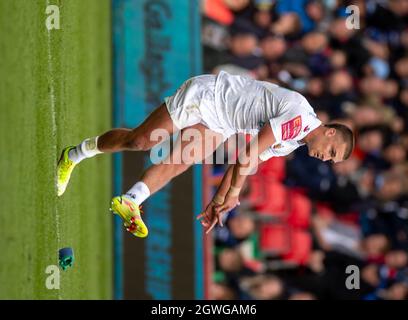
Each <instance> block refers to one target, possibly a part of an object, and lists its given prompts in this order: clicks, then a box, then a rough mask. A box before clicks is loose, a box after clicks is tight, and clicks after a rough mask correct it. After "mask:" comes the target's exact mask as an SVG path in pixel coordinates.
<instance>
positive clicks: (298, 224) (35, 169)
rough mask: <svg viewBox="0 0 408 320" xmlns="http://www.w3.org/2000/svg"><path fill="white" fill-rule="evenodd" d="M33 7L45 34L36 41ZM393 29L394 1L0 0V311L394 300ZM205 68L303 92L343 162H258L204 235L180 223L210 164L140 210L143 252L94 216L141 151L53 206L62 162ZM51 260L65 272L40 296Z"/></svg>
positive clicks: (401, 132) (403, 109) (399, 269)
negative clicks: (52, 13)
mask: <svg viewBox="0 0 408 320" xmlns="http://www.w3.org/2000/svg"><path fill="white" fill-rule="evenodd" d="M49 5H57V6H58V7H59V10H60V16H61V29H59V30H47V28H46V27H45V20H46V18H47V14H46V11H45V10H46V8H47V6H49ZM348 5H357V6H358V8H359V11H360V16H359V17H360V28H359V29H357V30H353V29H348V28H346V25H345V21H346V19H347V17H349V14H350V12H347V11H346V8H347V6H348ZM407 14H408V1H407V0H391V1H371V0H370V1H340V0H339V1H329V0H322V1H318V0H288V1H269V0H259V1H258V0H252V1H248V0H236V1H233V0H225V1H224V0H203V1H198V0H197V1H196V0H194V1H193V0H191V1H188V0H172V1H170V0H149V1H148V0H139V1H137V0H112V1H108V0H84V1H79V0H28V1H27V0H13V1H9V0H0V77H1V79H2V80H1V82H0V107H1V117H0V119H1V120H0V121H1V125H0V136H1V139H0V147H1V150H2V156H1V158H0V164H1V168H2V170H1V173H0V191H1V193H0V195H1V196H0V199H1V201H0V250H1V254H0V299H111V298H115V299H183V298H191V299H194V298H195V299H203V298H206V299H266V300H269V299H406V298H407V292H408V289H407V285H408V282H407V274H408V272H407V262H408V256H407V251H406V250H407V239H408V237H407V236H408V221H407V219H408V214H407V212H408V205H407V197H406V195H407V185H406V181H407V179H406V178H407V166H406V152H407V148H408V135H407V126H406V124H407V106H408V91H407V82H406V79H407V78H408V71H407V70H408V60H407V58H406V53H407V48H408V37H407V35H408V33H407ZM221 69H223V70H227V71H229V72H230V73H234V74H242V75H246V76H249V77H252V78H255V79H260V80H267V81H272V82H275V83H279V84H280V85H283V86H286V87H289V88H292V89H295V90H298V91H300V92H302V93H303V94H304V95H305V96H306V97H307V98H308V100H309V102H310V103H311V104H312V106H314V108H315V110H316V111H317V113H318V115H319V117H320V118H321V119H322V120H323V121H331V120H338V121H341V122H343V123H345V124H347V125H349V126H351V127H352V128H353V129H354V130H355V132H356V133H357V141H356V142H357V143H356V150H355V152H354V153H353V155H352V157H351V159H350V160H347V161H346V162H344V163H342V164H338V165H331V164H328V163H321V162H320V161H318V160H316V159H312V158H308V157H307V155H306V152H305V149H304V148H300V149H299V150H297V151H296V152H295V153H294V154H293V155H291V156H290V157H288V158H275V159H273V160H271V161H269V162H267V163H266V164H264V165H263V166H262V167H261V168H260V169H259V170H258V173H257V174H256V175H254V176H251V177H250V178H249V179H248V183H247V185H246V187H245V190H244V193H243V194H242V198H241V206H240V207H239V208H237V210H234V211H233V212H231V213H230V214H229V215H228V217H227V218H226V221H225V224H226V227H224V228H216V230H215V231H214V232H213V233H212V235H211V236H207V237H205V236H204V235H203V232H202V229H201V226H200V224H199V223H198V222H197V221H195V215H196V214H198V213H199V212H200V210H201V209H202V207H203V206H205V205H206V204H207V203H208V201H209V200H210V199H211V195H212V193H213V192H214V190H215V188H216V186H217V184H218V183H219V181H220V177H221V176H222V173H223V172H224V171H225V166H224V165H221V164H219V165H213V166H210V165H196V166H195V167H194V168H193V169H191V170H190V171H188V172H187V173H185V174H184V175H183V176H181V177H178V178H177V179H175V180H174V181H173V182H172V183H171V184H170V185H169V186H167V187H166V188H164V189H163V190H162V191H160V192H159V193H157V194H156V195H154V196H153V197H152V198H150V199H149V200H148V201H147V202H146V203H145V205H144V211H145V220H146V222H147V225H148V227H149V229H150V234H149V237H148V238H147V239H135V238H134V237H132V236H130V235H129V234H128V233H125V232H124V231H123V228H122V226H121V223H120V220H119V219H117V218H114V217H112V216H111V215H109V213H108V210H107V208H108V204H109V200H110V197H111V196H112V195H113V194H118V193H120V192H121V191H123V190H125V189H126V188H128V187H129V186H130V185H131V184H132V183H133V182H134V181H135V180H136V179H137V177H138V176H139V175H140V172H141V170H142V168H144V167H146V166H148V165H149V159H148V156H147V155H146V154H141V153H140V154H139V153H123V154H117V155H115V156H114V157H112V158H111V157H109V156H99V157H97V158H95V159H92V160H90V161H85V162H84V163H83V164H81V166H80V167H79V168H78V169H76V171H75V173H74V175H73V179H72V182H71V184H70V186H69V188H68V190H67V192H66V194H65V195H64V196H63V197H62V198H61V199H57V197H56V190H55V187H54V185H55V166H56V160H57V158H58V156H59V152H60V150H61V149H62V147H64V146H66V145H67V144H77V143H79V142H80V141H82V139H84V138H85V137H90V136H94V135H95V134H99V133H101V132H103V131H106V130H108V129H109V128H110V127H112V126H115V127H118V126H125V127H134V126H136V125H138V124H139V123H140V122H141V121H142V120H143V119H144V118H145V117H146V115H147V114H148V113H149V112H150V111H151V110H152V109H153V108H155V107H156V106H157V105H158V104H159V103H160V101H161V100H162V98H163V97H165V96H166V95H170V94H172V92H174V90H176V89H177V88H178V86H180V85H181V83H182V82H183V81H184V80H186V79H187V78H189V77H191V76H194V75H198V74H201V73H216V72H218V71H219V70H221ZM228 152H231V153H233V154H235V153H236V150H233V149H232V148H231V147H230V148H229V149H228ZM66 246H69V247H72V248H73V249H74V252H75V262H74V266H73V268H72V269H69V270H68V271H65V272H63V271H61V284H60V290H48V289H47V288H46V287H45V280H46V277H47V276H48V275H47V274H46V273H45V269H46V267H47V266H48V265H52V264H58V255H57V253H58V249H59V248H62V247H66ZM348 265H356V266H358V267H359V268H360V275H361V283H360V289H359V290H348V289H347V288H346V286H345V281H346V278H347V274H346V272H345V270H346V267H347V266H348Z"/></svg>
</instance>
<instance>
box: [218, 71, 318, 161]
mask: <svg viewBox="0 0 408 320" xmlns="http://www.w3.org/2000/svg"><path fill="white" fill-rule="evenodd" d="M215 106H216V107H215V109H216V110H215V111H216V113H217V116H218V120H219V121H220V122H221V123H222V126H223V128H225V130H226V131H227V132H228V133H230V134H234V133H239V132H242V133H248V134H251V135H256V134H257V133H258V132H259V130H260V129H261V128H262V126H263V125H264V124H265V123H268V122H269V123H270V124H271V128H272V131H273V134H274V136H275V139H276V142H275V143H274V144H273V145H272V146H270V147H269V148H268V149H267V150H265V151H264V152H263V153H262V154H260V156H259V158H260V159H261V160H263V161H265V160H267V159H269V158H271V157H274V156H275V157H281V156H286V155H288V154H289V153H291V152H292V151H294V150H295V149H296V148H298V147H299V146H301V145H303V143H302V142H301V141H300V140H302V139H303V138H304V137H305V136H306V135H307V134H308V133H309V132H310V131H312V130H314V129H316V128H317V127H319V126H320V125H321V121H320V120H319V119H318V118H317V116H316V113H315V112H314V110H313V108H312V107H311V106H310V104H309V103H308V102H307V100H306V98H305V97H303V96H302V95H301V94H300V93H298V92H295V91H292V90H288V89H285V88H282V87H279V86H278V85H275V84H272V83H269V82H265V81H257V80H253V79H250V78H246V77H242V76H234V75H230V74H228V73H226V72H224V71H221V72H220V73H219V74H218V76H217V78H216V83H215Z"/></svg>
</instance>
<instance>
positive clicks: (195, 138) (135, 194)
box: [112, 124, 224, 237]
mask: <svg viewBox="0 0 408 320" xmlns="http://www.w3.org/2000/svg"><path fill="white" fill-rule="evenodd" d="M223 141H224V137H223V135H222V134H219V133H216V132H214V131H212V130H209V129H207V128H206V127H205V126H204V125H202V124H197V125H194V126H192V127H189V128H185V129H183V130H182V131H181V132H180V135H179V138H178V140H177V142H176V144H175V146H174V148H173V150H172V151H171V153H170V155H169V156H168V157H167V159H166V160H164V161H163V162H161V163H159V164H154V165H152V166H151V167H150V168H148V169H147V170H146V171H145V172H144V173H143V174H142V177H141V179H140V181H138V182H137V183H136V184H135V185H134V186H133V187H132V188H131V189H130V190H129V191H128V192H126V194H124V195H123V196H120V197H115V198H114V199H113V201H112V210H113V211H115V212H116V213H118V214H119V215H120V216H121V217H122V219H124V220H125V225H126V227H127V228H128V231H130V232H132V233H133V234H135V235H136V236H139V237H145V236H147V232H148V231H147V228H146V226H145V225H144V223H143V221H142V219H141V218H140V215H138V213H137V210H136V208H137V207H138V206H140V205H141V203H142V202H143V201H145V200H146V199H147V198H148V197H149V196H150V195H152V194H153V193H155V192H157V191H158V190H160V189H161V188H162V187H164V186H165V185H166V184H167V183H168V182H169V181H170V180H171V179H173V178H174V177H176V176H178V175H180V174H181V173H183V172H185V171H186V170H187V169H188V168H189V167H190V166H191V165H193V164H194V163H197V162H201V161H202V160H204V159H206V158H208V157H209V156H210V155H211V154H212V153H213V152H214V151H215V149H216V148H217V147H218V146H219V145H220V144H221V143H222V142H223ZM132 216H136V217H137V218H135V221H134V223H132V222H129V219H130V218H131V217H132ZM126 221H127V222H126Z"/></svg>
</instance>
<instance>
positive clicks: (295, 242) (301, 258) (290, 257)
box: [282, 229, 312, 265]
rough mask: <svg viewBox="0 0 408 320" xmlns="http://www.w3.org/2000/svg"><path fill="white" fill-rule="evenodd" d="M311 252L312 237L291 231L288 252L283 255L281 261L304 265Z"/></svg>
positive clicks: (305, 233) (301, 231)
mask: <svg viewBox="0 0 408 320" xmlns="http://www.w3.org/2000/svg"><path fill="white" fill-rule="evenodd" d="M311 251H312V237H311V236H310V234H309V233H308V232H307V231H303V230H298V229H292V232H290V251H289V252H287V253H285V254H283V257H282V258H283V260H284V261H286V262H290V263H295V264H299V265H305V264H306V263H307V262H308V260H309V256H310V252H311Z"/></svg>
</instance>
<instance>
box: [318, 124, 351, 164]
mask: <svg viewBox="0 0 408 320" xmlns="http://www.w3.org/2000/svg"><path fill="white" fill-rule="evenodd" d="M325 127H327V128H333V129H336V131H337V132H339V133H340V135H341V137H342V139H343V141H344V142H345V143H346V145H347V146H346V151H345V152H344V157H343V160H347V159H348V158H350V156H351V153H352V152H353V149H354V145H355V137H354V133H353V131H352V130H351V129H350V128H349V127H347V126H345V125H344V124H340V123H329V124H326V125H325Z"/></svg>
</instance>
